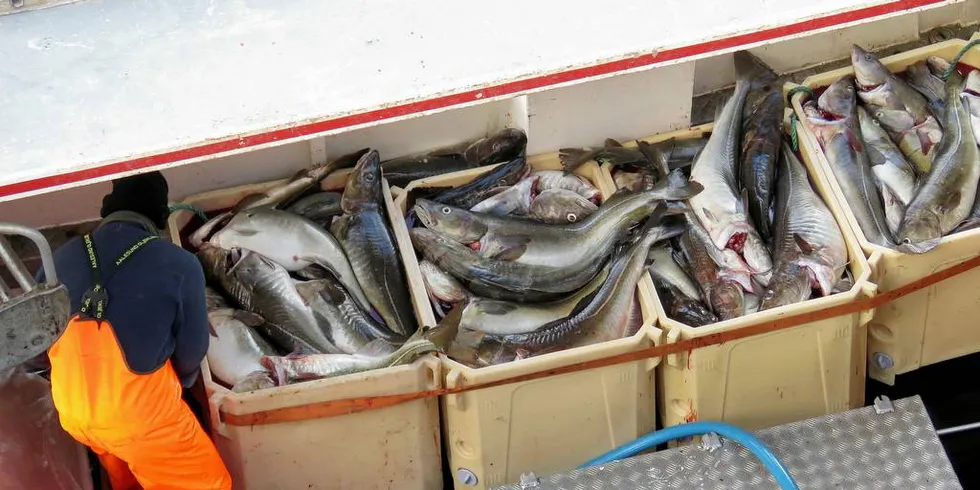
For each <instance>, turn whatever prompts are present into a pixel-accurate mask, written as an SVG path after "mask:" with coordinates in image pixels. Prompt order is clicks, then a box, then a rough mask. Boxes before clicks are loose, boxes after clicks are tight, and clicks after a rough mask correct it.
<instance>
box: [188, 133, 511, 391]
mask: <svg viewBox="0 0 980 490" xmlns="http://www.w3.org/2000/svg"><path fill="white" fill-rule="evenodd" d="M526 142H527V138H526V136H525V135H524V133H523V131H520V130H505V131H502V132H500V133H497V134H495V135H492V136H490V137H488V138H483V139H480V140H477V141H474V142H468V143H466V144H462V145H459V146H458V147H456V148H455V149H442V150H438V151H437V152H436V153H435V155H434V156H432V157H431V158H432V159H437V160H438V161H439V162H441V163H439V164H438V165H435V164H431V162H430V161H429V160H426V158H429V157H426V156H416V157H406V158H401V159H396V160H390V161H388V162H385V163H382V162H381V159H380V155H379V153H378V152H377V151H375V150H369V149H364V150H361V151H358V152H355V153H353V154H351V155H347V156H344V157H342V158H339V159H337V160H335V161H332V162H330V163H327V164H325V165H320V166H315V167H313V168H310V169H307V170H304V171H302V172H300V173H298V174H297V175H296V176H295V177H293V178H292V179H290V180H289V181H288V182H286V183H284V184H282V185H279V186H276V187H274V188H272V189H270V190H268V191H266V192H264V193H257V194H252V195H249V196H246V197H245V198H243V199H241V201H240V202H239V203H238V204H237V205H236V206H235V207H234V208H232V209H231V210H230V211H227V212H224V213H221V214H219V215H218V216H215V217H214V218H212V219H210V220H209V221H208V222H207V223H205V224H204V225H202V226H201V227H200V228H199V229H197V230H196V231H195V232H194V233H192V234H191V235H190V236H189V238H188V242H189V243H190V245H191V246H192V247H193V248H194V251H195V252H196V253H197V256H198V258H199V260H200V261H201V263H202V265H203V266H204V271H205V276H206V278H207V281H208V298H207V299H208V301H207V309H208V318H209V321H210V324H211V343H210V346H209V349H208V353H207V358H208V363H209V365H210V367H211V370H212V371H213V372H214V374H215V375H216V377H217V378H218V379H219V380H221V381H222V382H223V383H225V384H227V385H228V386H230V387H231V388H232V390H233V391H235V392H244V391H252V390H257V389H262V388H268V387H272V386H276V385H283V384H287V383H292V382H297V381H303V380H310V379H318V378H325V377H331V376H339V375H344V374H350V373H356V372H362V371H366V370H371V369H378V368H383V367H388V366H394V365H401V364H409V363H411V362H413V361H414V360H415V359H417V358H418V357H420V356H422V355H424V354H426V353H429V352H437V351H440V352H441V351H445V349H446V346H447V345H448V341H449V339H451V338H454V337H455V330H454V328H455V325H451V324H450V325H440V326H437V327H435V328H431V329H428V328H421V329H420V328H419V326H418V325H417V323H416V317H415V313H414V310H413V304H412V301H411V297H410V293H409V290H408V287H407V279H406V275H405V270H404V268H403V265H402V262H401V258H400V255H399V252H398V249H397V247H396V244H395V240H394V237H393V233H392V231H391V228H390V226H389V221H388V216H387V211H386V207H385V203H384V199H383V195H382V177H388V170H387V169H388V168H389V166H390V168H391V174H392V175H393V176H394V177H396V178H399V179H401V178H404V176H405V175H411V177H412V178H413V179H414V178H416V177H430V176H434V175H439V174H441V173H445V172H450V171H452V170H454V169H456V168H458V167H460V166H462V167H465V168H473V167H476V166H482V165H489V164H492V163H495V162H498V161H499V160H500V159H501V158H510V157H511V156H516V157H518V158H521V159H523V153H524V148H525V145H526ZM413 162H414V163H413ZM447 162H456V163H457V164H458V165H456V164H450V163H447ZM454 165H456V166H454ZM350 167H353V169H352V170H351V172H350V174H349V176H348V178H347V181H346V185H345V187H344V189H343V193H335V192H323V191H322V190H321V189H320V187H319V184H320V182H321V181H322V180H323V179H324V178H326V177H327V176H328V175H330V174H331V173H333V172H335V171H338V170H341V169H345V168H350ZM447 332H449V333H448V334H447ZM447 335H448V336H447Z"/></svg>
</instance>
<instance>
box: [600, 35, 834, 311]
mask: <svg viewBox="0 0 980 490" xmlns="http://www.w3.org/2000/svg"><path fill="white" fill-rule="evenodd" d="M734 63H735V71H736V74H737V76H738V79H737V82H736V84H735V91H734V94H733V95H732V96H731V97H730V98H729V99H728V100H727V102H726V103H725V104H724V106H723V107H722V108H721V112H720V113H719V115H718V117H717V118H716V119H715V122H714V128H713V130H712V132H711V134H710V136H709V137H708V138H707V141H704V143H703V144H702V141H703V140H696V141H695V142H694V143H693V144H684V145H683V146H682V147H694V148H698V147H700V150H698V151H697V154H696V156H694V158H693V163H692V164H691V165H690V180H691V182H697V183H698V184H700V185H701V186H703V188H704V190H703V191H702V192H700V193H698V194H696V195H694V196H692V197H690V198H689V199H688V200H687V202H686V203H677V204H671V206H670V207H671V208H672V211H673V212H675V213H677V214H678V215H679V216H680V219H682V221H683V224H684V232H683V233H682V234H680V235H679V236H677V237H674V238H673V239H671V240H668V241H664V242H663V243H659V244H657V245H655V246H653V247H652V248H651V249H650V251H649V259H650V261H651V262H650V264H649V266H648V267H647V269H648V270H649V272H650V275H651V278H652V279H653V282H654V285H655V286H656V290H657V296H658V298H659V299H660V301H661V303H662V305H663V307H664V309H665V311H666V312H667V315H668V316H669V317H670V318H672V319H674V320H677V321H680V322H682V323H684V324H686V325H690V326H694V327H698V326H704V325H708V324H711V323H715V322H718V321H724V320H730V319H733V318H737V317H740V316H742V315H747V314H750V313H754V312H756V311H760V310H767V309H771V308H776V307H780V306H785V305H790V304H793V303H798V302H801V301H805V300H807V299H809V298H811V297H812V296H814V295H816V296H826V295H829V294H832V293H833V292H835V291H839V290H841V289H843V290H847V289H850V286H849V285H848V281H845V280H842V278H843V276H845V274H847V271H846V269H845V265H846V264H847V250H846V246H845V243H844V238H843V235H842V233H841V230H840V228H839V227H838V225H837V223H836V221H835V220H834V218H833V215H832V214H831V213H830V210H829V208H828V207H827V205H826V203H824V202H823V200H822V199H821V198H820V196H819V195H817V193H816V192H815V191H814V190H813V188H812V187H811V184H810V181H809V177H808V174H807V171H806V168H805V167H804V166H803V164H802V163H801V162H800V161H799V160H798V159H797V157H796V155H795V154H794V153H793V151H792V149H791V148H790V147H789V145H788V144H787V143H786V142H785V141H784V139H783V138H784V134H783V133H784V130H783V117H784V102H783V97H782V93H781V90H780V86H779V84H778V83H777V82H778V77H777V76H776V74H775V73H773V72H772V70H771V69H769V67H767V66H766V65H765V64H764V63H762V62H761V61H760V60H758V59H757V58H755V57H754V56H752V55H751V54H749V53H748V52H745V51H741V52H738V53H735V55H734ZM637 143H638V151H639V152H640V153H643V154H644V155H645V156H647V158H646V159H645V160H637V161H630V162H626V163H624V162H623V161H622V159H620V161H618V162H614V161H610V162H609V163H610V167H611V172H612V174H613V180H614V181H615V182H616V184H617V186H618V187H620V188H629V189H641V190H642V189H650V188H655V187H656V186H658V185H662V184H661V183H662V182H663V181H664V180H669V179H670V178H671V177H672V174H669V173H668V172H676V171H677V170H673V171H672V170H671V169H670V168H671V164H670V159H669V157H666V156H665V155H664V153H663V151H659V148H660V147H659V145H651V144H647V143H644V142H642V141H640V142H637ZM671 145H672V146H677V145H678V143H676V142H675V143H672V144H671ZM651 150H653V151H651ZM602 157H603V156H602V155H600V158H602ZM591 158H595V157H591ZM605 158H607V160H608V159H609V157H605ZM615 158H616V157H613V159H614V160H615Z"/></svg>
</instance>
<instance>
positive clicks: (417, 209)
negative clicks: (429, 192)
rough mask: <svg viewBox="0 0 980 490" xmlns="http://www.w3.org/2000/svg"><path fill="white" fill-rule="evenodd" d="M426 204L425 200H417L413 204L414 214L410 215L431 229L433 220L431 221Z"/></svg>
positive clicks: (433, 223) (430, 214)
mask: <svg viewBox="0 0 980 490" xmlns="http://www.w3.org/2000/svg"><path fill="white" fill-rule="evenodd" d="M428 203H429V201H426V200H425V199H419V200H418V201H416V202H415V206H414V207H412V211H414V213H410V215H414V216H415V217H416V218H418V220H419V222H421V223H422V225H423V226H425V227H426V228H431V227H432V226H433V225H435V220H434V219H432V213H431V212H430V211H429V210H428V209H427V205H428Z"/></svg>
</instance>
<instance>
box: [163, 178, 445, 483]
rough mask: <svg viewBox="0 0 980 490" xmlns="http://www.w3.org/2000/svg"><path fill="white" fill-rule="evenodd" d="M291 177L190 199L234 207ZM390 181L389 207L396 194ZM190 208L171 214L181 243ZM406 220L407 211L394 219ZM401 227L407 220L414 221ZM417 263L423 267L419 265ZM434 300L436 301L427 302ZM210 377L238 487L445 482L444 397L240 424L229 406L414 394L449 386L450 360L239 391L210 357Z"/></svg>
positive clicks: (423, 314) (415, 278)
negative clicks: (223, 379) (229, 420)
mask: <svg viewBox="0 0 980 490" xmlns="http://www.w3.org/2000/svg"><path fill="white" fill-rule="evenodd" d="M347 175H349V172H337V173H334V174H332V175H331V177H329V178H328V179H325V180H324V182H323V185H322V187H323V188H324V189H331V190H338V189H341V188H342V187H343V184H344V182H345V181H346V177H347ZM283 182H285V180H277V181H271V182H263V183H259V184H252V185H245V186H239V187H235V188H231V189H223V190H217V191H212V192H206V193H203V194H198V195H196V196H191V197H188V198H187V199H185V200H184V201H183V202H184V203H187V204H193V205H195V206H197V207H199V208H201V209H203V210H205V211H215V210H222V209H228V208H230V207H232V206H234V205H235V203H237V202H238V201H239V199H241V198H242V197H243V196H245V195H247V194H250V193H252V192H260V191H263V190H266V189H269V188H271V187H274V186H276V185H278V184H280V183H283ZM383 182H384V184H383V185H384V186H385V187H384V188H385V199H386V204H387V206H388V210H389V214H391V213H390V211H391V209H392V206H393V202H392V200H391V197H390V193H389V192H388V191H387V182H386V181H383ZM191 217H192V214H191V213H190V212H189V211H178V212H175V213H173V214H172V215H171V217H170V221H169V226H168V229H169V230H170V234H171V239H172V240H173V241H174V243H178V244H179V243H181V237H180V230H181V229H182V228H183V227H184V226H185V225H186V224H187V223H188V222H189V221H190V219H191ZM394 221H395V222H396V223H397V222H398V221H399V220H397V219H396V220H394ZM400 221H401V226H402V228H404V226H405V225H404V220H400ZM404 238H407V236H406V235H404V233H403V234H402V237H401V238H400V237H398V236H396V240H397V241H398V246H399V248H400V251H401V253H402V259H403V263H404V265H405V268H406V272H408V277H409V289H410V290H412V296H413V298H416V297H419V295H418V294H417V292H416V291H414V289H415V288H422V289H420V291H422V296H421V297H422V298H424V297H425V296H424V294H425V289H424V288H425V285H424V284H423V283H422V282H421V275H420V274H419V272H418V262H417V261H416V260H415V254H414V253H413V252H412V250H411V246H409V248H408V249H407V250H408V252H407V253H406V252H405V250H406V249H405V247H404V242H403V241H402V240H403V239H404ZM413 271H414V273H413ZM424 305H425V307H426V308H428V303H427V302H426V303H424ZM415 307H416V308H415V311H416V317H417V319H418V321H419V325H435V319H434V318H433V316H432V312H431V310H426V309H420V308H418V304H417V303H416V304H415ZM201 376H202V379H203V380H204V385H205V388H206V390H207V394H208V397H209V408H210V419H211V428H212V433H213V435H214V440H215V445H216V446H217V447H218V450H219V452H220V453H221V456H222V459H224V461H225V464H226V465H227V466H228V470H229V471H230V472H231V475H232V479H233V480H234V484H235V487H234V488H235V490H272V489H283V490H285V489H294V488H308V489H322V490H326V489H330V490H333V489H337V490H340V489H350V488H358V489H361V488H363V489H372V490H373V489H379V490H380V489H398V490H401V489H417V490H430V489H440V488H442V486H443V477H442V447H441V432H440V427H439V405H438V402H437V400H436V399H435V398H427V399H424V400H417V401H411V402H407V403H403V404H400V405H395V406H392V407H387V408H382V409H377V410H369V411H364V412H359V413H354V414H349V415H344V416H336V417H325V418H317V419H312V420H305V421H300V422H285V423H275V424H267V425H256V426H249V427H243V426H233V425H228V424H226V423H224V422H223V419H222V418H221V414H232V415H239V416H240V415H248V414H252V413H256V412H261V411H266V410H274V409H278V408H289V407H301V406H305V405H312V404H316V403H322V402H326V401H330V400H339V399H345V398H356V397H370V396H380V395H393V394H401V393H414V392H417V391H424V390H432V389H438V388H441V387H442V386H443V384H442V380H443V376H442V365H441V363H440V361H439V360H438V358H436V357H435V356H428V357H426V358H423V359H420V360H418V361H416V362H415V363H414V364H412V365H408V366H398V367H393V368H387V369H379V370H375V371H369V372H364V373H358V374H352V375H348V376H341V377H337V378H329V379H322V380H316V381H309V382H305V383H299V384H294V385H287V386H282V387H277V388H271V389H267V390H260V391H255V392H250V393H233V392H231V391H230V390H228V389H227V388H225V387H224V386H223V385H221V384H219V383H218V382H217V381H216V380H215V379H214V378H213V377H212V376H211V371H210V369H209V367H208V363H207V359H205V360H204V362H203V363H202V368H201Z"/></svg>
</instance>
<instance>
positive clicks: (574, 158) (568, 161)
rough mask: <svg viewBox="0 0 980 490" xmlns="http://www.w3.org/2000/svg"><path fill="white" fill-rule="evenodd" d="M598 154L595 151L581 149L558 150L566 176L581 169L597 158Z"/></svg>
mask: <svg viewBox="0 0 980 490" xmlns="http://www.w3.org/2000/svg"><path fill="white" fill-rule="evenodd" d="M596 154H597V153H596V152H595V151H594V150H582V149H580V148H562V149H560V150H558V160H559V161H560V162H561V168H562V170H564V171H565V173H566V174H568V173H572V172H574V171H575V169H577V168H579V167H581V166H582V165H584V164H585V162H588V161H589V160H592V159H593V158H595V157H596Z"/></svg>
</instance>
